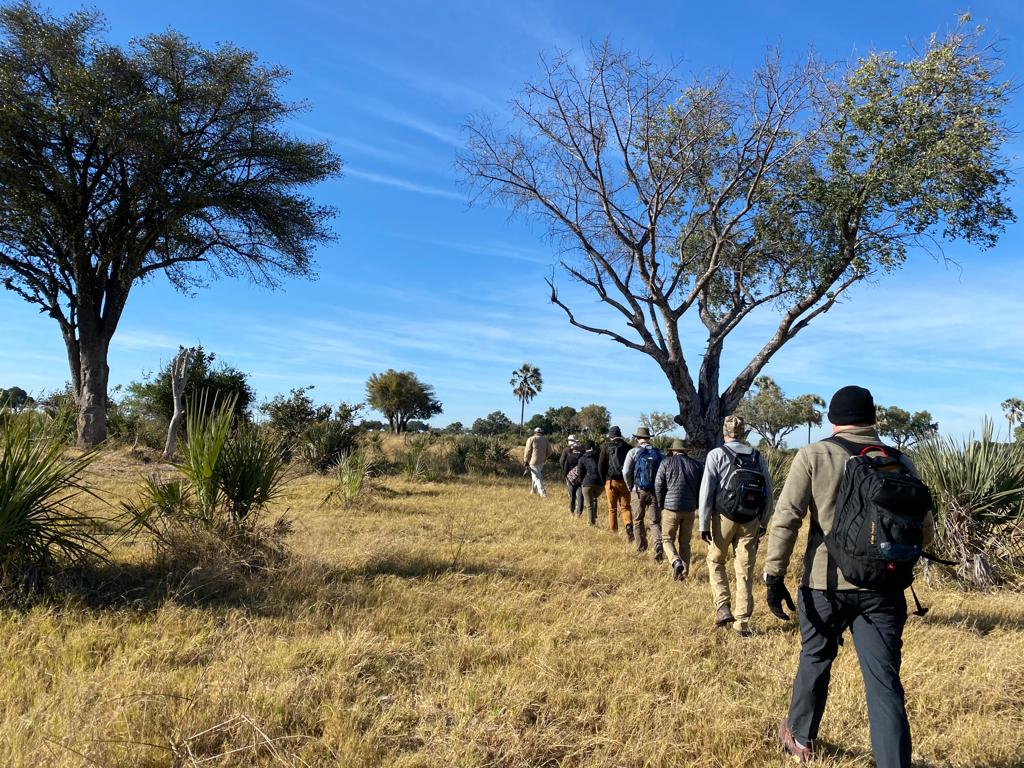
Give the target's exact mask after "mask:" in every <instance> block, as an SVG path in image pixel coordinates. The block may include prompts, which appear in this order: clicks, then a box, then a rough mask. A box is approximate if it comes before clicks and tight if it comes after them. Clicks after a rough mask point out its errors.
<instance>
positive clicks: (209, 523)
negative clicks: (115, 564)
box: [123, 395, 290, 570]
mask: <svg viewBox="0 0 1024 768" xmlns="http://www.w3.org/2000/svg"><path fill="white" fill-rule="evenodd" d="M234 419H235V417H234V403H233V402H231V401H230V400H228V401H225V402H223V403H221V404H219V405H218V404H216V403H211V404H209V407H207V403H206V401H205V395H202V396H200V397H199V398H196V399H195V400H194V401H193V402H192V403H191V404H190V406H189V408H188V413H187V416H186V437H185V442H184V445H183V447H182V452H181V453H182V460H181V463H180V464H178V465H177V469H178V471H179V473H180V475H179V476H177V477H173V478H170V479H168V478H161V477H157V476H154V477H151V478H150V479H149V480H147V481H146V483H145V484H144V486H143V490H142V493H141V495H140V497H139V499H137V500H135V501H132V502H125V503H124V505H123V506H124V509H125V511H126V513H127V515H128V520H129V523H128V525H129V528H130V529H132V530H135V531H140V530H141V531H146V532H147V533H149V534H150V535H151V537H152V540H153V543H154V545H155V546H156V547H157V549H158V550H159V551H160V554H161V556H162V557H164V559H165V560H168V561H169V562H171V563H175V564H177V563H186V564H187V562H188V561H190V560H194V559H197V558H201V559H204V560H206V561H209V560H210V559H211V558H215V557H218V556H221V555H226V556H227V558H226V559H227V560H229V561H230V563H232V564H235V565H242V566H245V567H247V568H248V569H250V570H251V569H252V568H254V567H260V568H262V567H264V566H265V565H266V563H267V562H268V560H269V559H270V558H271V557H273V558H274V559H279V558H280V556H282V555H283V551H284V550H283V546H282V545H281V540H282V539H283V536H284V535H286V534H287V533H288V531H289V530H290V529H289V526H288V525H287V523H286V522H285V521H283V519H282V520H278V521H275V522H274V523H273V524H272V525H270V526H266V525H263V524H261V521H260V513H261V512H263V511H264V510H265V509H266V508H267V507H268V506H269V505H270V504H271V503H272V502H273V501H274V500H275V499H277V498H278V497H279V496H280V495H281V493H282V491H283V487H284V481H285V472H286V469H287V465H286V459H285V456H284V452H283V451H282V445H281V441H280V439H279V438H277V437H276V436H274V435H273V434H272V433H271V432H269V431H268V430H264V429H259V428H257V427H254V426H252V425H245V424H243V425H238V426H235V425H234Z"/></svg>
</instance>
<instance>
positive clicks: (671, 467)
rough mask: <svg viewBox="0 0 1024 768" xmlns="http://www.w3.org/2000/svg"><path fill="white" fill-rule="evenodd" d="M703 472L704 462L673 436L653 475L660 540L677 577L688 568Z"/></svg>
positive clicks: (680, 578) (679, 579)
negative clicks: (654, 475) (659, 512)
mask: <svg viewBox="0 0 1024 768" xmlns="http://www.w3.org/2000/svg"><path fill="white" fill-rule="evenodd" d="M703 473H704V465H703V464H701V463H700V462H699V461H697V460H696V459H692V458H690V457H689V456H688V455H687V453H686V443H684V442H683V441H682V440H680V439H679V438H676V439H675V440H673V441H672V446H671V447H670V448H669V449H668V456H667V457H666V459H665V460H664V461H663V462H661V466H660V467H658V475H657V477H656V478H655V479H654V495H655V498H656V499H657V505H658V508H659V509H661V529H662V534H661V541H662V545H663V547H664V550H665V553H666V554H667V555H668V557H669V562H671V563H672V575H673V576H674V577H675V578H676V579H677V580H678V581H682V580H683V579H685V578H686V576H687V574H689V572H690V540H691V538H692V537H693V519H694V514H695V513H696V511H697V499H698V493H699V492H700V480H701V475H702V474H703Z"/></svg>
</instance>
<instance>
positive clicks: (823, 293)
mask: <svg viewBox="0 0 1024 768" xmlns="http://www.w3.org/2000/svg"><path fill="white" fill-rule="evenodd" d="M967 21H968V19H967V18H966V17H965V18H964V19H962V23H961V25H960V26H959V27H957V28H956V29H955V30H954V31H953V32H951V33H950V34H948V35H947V36H946V37H945V38H941V39H940V38H938V37H935V38H932V39H931V40H930V42H929V43H928V44H927V45H926V46H924V47H923V49H922V50H921V51H920V52H915V53H911V54H910V55H908V56H907V57H900V56H898V55H897V54H895V53H887V52H878V53H872V54H870V55H868V56H866V57H865V58H863V59H861V60H859V61H856V62H854V63H852V64H850V65H836V66H827V65H824V64H822V63H821V62H819V61H817V60H816V59H815V58H814V57H813V56H811V55H807V56H802V57H801V58H800V60H799V62H798V63H796V64H795V65H793V66H787V65H785V64H784V63H783V62H782V61H781V59H780V57H779V56H777V55H773V54H772V55H769V56H767V57H766V59H765V61H764V63H763V64H762V65H761V66H760V67H758V68H757V69H756V71H755V72H754V73H753V76H752V77H751V78H750V79H749V80H748V81H747V82H745V83H734V82H733V81H732V80H731V79H730V78H729V77H727V76H725V75H722V76H717V77H712V78H710V79H707V80H688V81H683V80H681V79H680V78H679V77H678V76H677V75H676V73H675V72H674V71H672V70H665V69H662V68H659V67H658V66H656V65H655V64H653V63H651V62H649V61H643V60H638V59H637V58H635V57H632V56H630V55H626V54H623V53H619V52H617V51H615V50H613V49H611V48H610V47H609V46H608V45H607V44H606V45H604V46H598V47H595V48H593V49H592V50H591V52H590V58H589V62H588V63H587V64H586V65H585V66H582V67H579V66H577V65H576V64H575V63H574V62H575V60H574V59H573V58H571V57H568V56H558V57H556V58H555V59H553V60H551V61H545V62H544V72H543V76H542V77H541V79H540V80H539V82H536V83H533V84H528V85H527V86H526V87H525V88H524V90H523V91H522V93H521V94H520V95H519V96H518V97H516V98H515V99H514V100H513V102H512V104H513V107H512V109H513V113H514V114H513V121H512V123H511V124H510V125H509V126H507V127H499V126H496V125H495V123H494V122H493V120H490V119H488V118H480V119H474V120H473V121H472V122H471V124H470V126H469V140H468V147H467V150H466V152H465V153H464V155H463V156H462V158H461V159H460V164H461V166H462V169H463V171H464V173H465V175H466V177H467V180H468V181H469V182H470V183H471V184H473V185H475V187H476V188H477V189H478V190H479V191H480V193H481V194H482V195H487V196H489V197H491V198H492V199H494V200H496V201H497V202H499V203H501V204H504V205H508V206H511V207H513V208H515V209H518V210H520V211H522V212H524V213H526V214H528V215H536V216H538V217H539V218H540V219H541V220H546V222H547V223H548V225H549V228H550V234H551V235H552V236H553V237H554V238H555V239H556V240H558V241H559V242H560V243H561V244H562V246H563V248H564V249H565V252H566V253H567V254H568V255H567V256H566V257H565V258H564V259H563V260H562V267H563V269H564V271H565V273H566V274H567V275H568V276H569V277H570V278H571V279H572V280H573V281H575V282H576V283H578V284H579V285H581V286H582V288H583V290H584V291H586V292H589V293H591V294H592V295H594V296H596V298H597V299H598V300H599V301H600V302H602V303H603V305H604V310H605V311H604V312H603V313H601V314H598V313H595V312H593V311H590V312H584V311H583V310H582V309H581V305H580V304H579V303H577V302H578V301H582V299H579V298H578V296H577V294H576V293H573V294H565V293H562V292H560V291H559V290H558V286H557V284H556V280H555V278H554V277H552V278H551V280H550V289H551V290H550V296H551V301H552V302H554V303H555V304H556V305H557V306H558V307H560V308H561V309H562V310H563V311H564V313H565V316H566V318H567V320H568V322H569V323H570V324H571V325H573V326H575V327H577V328H581V329H583V330H585V331H588V332H590V333H595V334H600V335H603V336H606V337H608V338H610V339H613V340H614V341H616V342H618V343H619V344H621V345H623V346H624V347H627V348H628V349H631V350H634V351H636V352H640V353H643V354H646V355H648V356H650V357H651V358H653V359H654V360H655V361H656V362H657V364H658V365H659V367H660V368H661V369H662V371H663V372H664V374H665V376H666V377H667V379H668V381H669V384H670V385H671V386H672V390H673V392H674V393H675V396H676V400H677V402H678V407H679V415H678V417H677V421H678V423H680V424H681V425H682V426H684V427H685V428H686V431H687V434H688V435H689V436H690V438H691V439H693V440H694V441H696V442H697V443H698V444H701V443H703V444H705V445H709V446H710V445H715V444H717V443H718V442H719V441H720V440H721V435H720V427H721V423H722V418H723V416H725V415H726V414H729V413H732V412H733V411H734V410H735V409H736V407H737V406H738V405H739V404H740V402H741V400H742V398H743V396H744V394H745V393H746V392H747V390H748V389H749V388H750V386H751V384H752V383H753V381H754V379H755V378H756V377H757V376H758V375H759V373H760V371H761V370H762V369H763V368H764V366H765V364H767V363H768V361H769V360H770V359H771V358H772V357H773V356H774V355H775V354H776V353H777V352H778V351H779V350H780V349H781V348H782V347H783V345H785V344H786V343H787V342H789V341H790V340H792V339H793V338H794V337H795V336H796V335H797V334H798V333H799V332H800V331H801V330H803V329H804V328H805V327H807V325H808V324H809V323H810V322H812V321H813V320H814V319H815V318H816V317H818V316H820V315H821V314H823V313H825V312H827V311H828V310H829V309H831V307H832V306H833V305H834V304H835V302H836V301H838V300H839V299H840V297H842V296H843V295H845V294H846V293H847V292H848V291H849V290H850V289H851V288H852V287H853V286H855V285H857V284H858V283H861V282H863V281H865V280H868V279H874V278H879V277H882V276H884V275H886V274H887V273H890V272H892V271H893V270H895V269H897V268H899V267H900V266H901V265H902V263H903V261H904V259H905V257H906V253H907V250H908V249H909V248H913V247H917V246H924V247H927V246H929V245H930V244H933V243H936V242H937V241H938V240H940V239H954V238H964V239H966V240H968V241H970V242H974V243H978V244H980V245H982V246H990V245H992V244H993V243H994V242H995V241H996V238H997V236H998V233H999V232H1000V231H1001V230H1002V227H1003V225H1004V223H1005V222H1007V221H1010V220H1012V219H1013V214H1012V212H1011V211H1010V210H1009V208H1008V207H1007V205H1006V203H1005V200H1004V195H1005V190H1006V188H1007V186H1008V184H1009V181H1010V179H1009V174H1008V172H1007V167H1008V162H1007V160H1006V159H1005V158H1003V157H1002V156H1001V154H1000V149H1001V146H1002V144H1003V143H1004V140H1005V138H1006V136H1007V128H1006V127H1005V119H1004V107H1005V105H1006V103H1007V98H1008V93H1009V90H1008V85H1007V84H1006V83H1004V82H1002V81H1001V80H1000V79H999V75H998V70H999V62H998V61H997V60H996V59H995V54H994V52H993V49H992V48H991V47H988V46H986V45H985V44H984V43H983V41H982V31H981V30H980V29H978V30H975V31H970V30H968V29H967V28H966V24H967ZM574 307H575V308H574ZM758 310H760V311H758ZM771 311H775V312H777V317H776V321H775V325H774V328H773V329H772V330H771V331H770V332H769V333H768V334H767V338H765V339H764V340H763V342H761V345H760V348H758V349H757V350H756V351H755V353H754V354H753V356H752V357H751V358H750V359H749V360H748V361H747V362H746V363H745V364H741V367H740V368H739V370H738V371H733V372H729V374H728V377H727V378H726V380H725V383H724V386H723V384H722V382H721V381H720V379H721V377H722V374H723V372H722V370H721V359H722V351H723V349H724V347H725V344H726V341H727V339H728V338H729V335H730V334H731V333H732V332H733V331H734V330H735V329H736V328H737V327H738V326H739V325H740V324H741V323H743V322H744V321H745V320H746V319H747V318H748V317H750V316H751V313H754V312H757V313H758V315H759V316H761V317H762V318H764V317H766V316H767V315H768V313H769V312H771ZM693 313H696V314H697V317H698V319H699V320H700V323H701V324H702V325H703V326H704V331H705V336H704V338H703V340H700V339H695V338H692V337H691V338H685V334H684V328H686V327H687V325H688V323H689V320H685V321H684V318H685V317H686V316H687V315H688V314H693ZM609 316H610V317H611V318H613V319H612V320H609ZM615 318H617V321H616V320H615ZM616 322H617V324H616ZM695 364H696V365H698V366H699V367H697V368H692V367H691V366H694V365H695Z"/></svg>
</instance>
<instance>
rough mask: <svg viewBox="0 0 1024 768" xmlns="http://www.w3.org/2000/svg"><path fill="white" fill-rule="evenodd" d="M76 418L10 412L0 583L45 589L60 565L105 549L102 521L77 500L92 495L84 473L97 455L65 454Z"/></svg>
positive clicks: (1, 444) (2, 474)
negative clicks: (52, 568)
mask: <svg viewBox="0 0 1024 768" xmlns="http://www.w3.org/2000/svg"><path fill="white" fill-rule="evenodd" d="M71 421H72V417H71V416H70V413H69V412H67V411H61V412H59V413H57V414H56V415H55V416H53V417H50V416H47V415H44V414H39V413H32V412H30V411H26V412H22V413H10V414H7V415H6V416H5V418H4V421H3V425H2V428H0V584H3V585H7V586H9V585H11V584H12V583H15V582H21V583H22V584H26V585H27V586H30V587H32V588H33V589H40V588H41V587H42V583H41V580H40V577H41V574H43V573H45V568H46V566H48V565H49V564H50V563H52V562H53V561H54V560H57V559H61V558H63V559H67V560H82V559H85V558H87V557H89V556H90V555H97V554H101V553H102V552H103V550H104V548H103V546H102V544H101V543H100V541H99V539H98V538H97V536H98V533H99V526H98V524H97V521H96V520H95V519H93V518H90V517H89V516H88V515H85V514H82V513H81V512H79V511H78V510H76V509H75V507H74V505H73V503H72V502H73V501H74V500H75V499H76V498H77V497H79V496H81V495H82V494H87V493H91V491H90V490H89V488H88V486H87V485H86V484H85V482H84V481H83V480H82V474H83V473H84V472H85V470H86V468H88V466H89V465H90V464H91V463H92V462H93V460H94V459H95V458H96V454H95V452H93V451H88V452H86V453H82V454H80V455H78V456H67V455H65V452H66V447H67V441H66V436H67V433H68V429H69V426H68V425H69V423H70V422H71Z"/></svg>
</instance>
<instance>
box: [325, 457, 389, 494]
mask: <svg viewBox="0 0 1024 768" xmlns="http://www.w3.org/2000/svg"><path fill="white" fill-rule="evenodd" d="M377 467H378V462H377V461H376V460H375V459H374V458H373V454H372V451H370V450H367V449H359V450H353V451H351V452H350V453H347V454H345V455H344V456H342V457H341V460H340V461H338V463H337V464H336V465H335V467H334V477H335V480H336V481H337V482H336V485H335V487H334V488H333V489H332V490H331V492H330V493H329V494H327V498H325V499H324V503H326V502H328V501H330V500H331V499H334V498H337V499H340V500H341V502H342V503H343V504H351V503H352V502H354V501H355V500H356V499H358V498H359V496H361V495H362V494H363V493H364V492H365V490H366V487H367V483H368V481H369V479H370V478H371V477H373V474H374V472H376V470H377Z"/></svg>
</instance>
